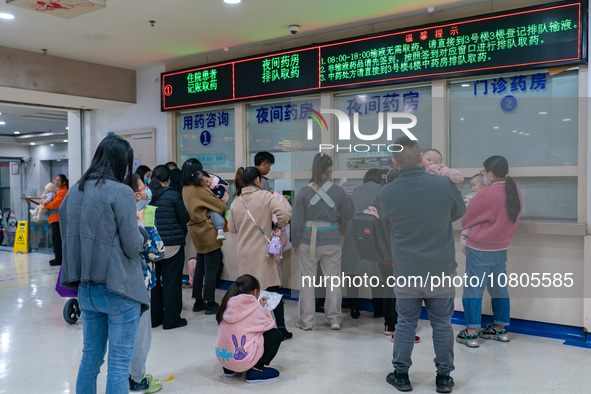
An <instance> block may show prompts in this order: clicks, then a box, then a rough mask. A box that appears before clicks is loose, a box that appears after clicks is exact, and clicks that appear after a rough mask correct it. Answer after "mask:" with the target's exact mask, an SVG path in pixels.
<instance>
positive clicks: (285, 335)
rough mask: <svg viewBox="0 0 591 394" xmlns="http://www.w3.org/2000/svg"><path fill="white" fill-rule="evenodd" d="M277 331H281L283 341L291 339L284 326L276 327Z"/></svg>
mask: <svg viewBox="0 0 591 394" xmlns="http://www.w3.org/2000/svg"><path fill="white" fill-rule="evenodd" d="M277 329H278V330H279V331H281V334H283V339H291V338H292V337H293V334H292V333H291V332H289V331H287V328H285V327H284V326H281V327H277Z"/></svg>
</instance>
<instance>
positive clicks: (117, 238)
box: [59, 135, 149, 393]
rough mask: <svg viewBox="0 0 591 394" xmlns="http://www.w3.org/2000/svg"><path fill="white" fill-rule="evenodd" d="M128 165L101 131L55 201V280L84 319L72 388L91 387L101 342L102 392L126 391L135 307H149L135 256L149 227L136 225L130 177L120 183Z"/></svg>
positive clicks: (115, 141) (127, 152)
mask: <svg viewBox="0 0 591 394" xmlns="http://www.w3.org/2000/svg"><path fill="white" fill-rule="evenodd" d="M132 165H133V150H132V149H131V146H130V145H129V142H127V141H126V140H125V139H123V138H121V137H119V136H116V135H110V136H107V137H106V138H105V139H103V140H102V141H101V143H100V144H99V146H98V148H97V149H96V152H95V154H94V157H93V159H92V163H91V164H90V167H89V168H88V170H87V171H86V172H85V173H84V175H82V178H81V179H80V181H78V183H77V184H76V185H74V187H73V188H72V189H71V190H70V192H69V193H68V194H67V196H66V198H65V199H64V202H63V204H62V205H61V207H60V212H59V213H60V221H61V232H62V238H63V243H64V252H65V253H64V259H63V265H62V272H61V282H60V283H61V285H62V286H65V287H68V288H71V289H73V290H77V291H78V302H79V305H80V310H81V311H82V319H83V321H84V324H83V325H82V336H83V349H82V361H81V362H80V368H79V369H78V379H77V381H76V392H77V393H96V379H97V375H98V373H99V371H100V367H101V365H102V364H103V362H104V356H105V353H106V351H107V344H108V346H109V364H108V375H107V392H108V393H127V392H128V391H129V374H130V361H131V358H132V355H133V348H134V344H135V337H136V333H137V328H138V323H139V319H140V313H141V311H146V310H147V309H148V306H149V300H148V292H147V291H146V285H145V283H144V275H143V272H142V264H141V261H140V256H139V253H140V251H141V250H142V249H143V247H144V243H145V241H146V240H147V239H148V234H147V233H146V232H145V230H144V229H141V228H140V227H139V226H138V222H137V211H136V198H135V195H134V193H133V190H132V189H131V187H130V186H131V177H127V178H128V182H127V183H126V182H125V178H126V176H127V175H128V174H129V173H130V170H131V167H132ZM97 212H99V213H100V214H97Z"/></svg>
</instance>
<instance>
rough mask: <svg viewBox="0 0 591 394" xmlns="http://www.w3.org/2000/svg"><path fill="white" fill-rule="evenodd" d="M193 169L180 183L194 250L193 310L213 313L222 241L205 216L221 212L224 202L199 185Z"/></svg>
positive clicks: (221, 213) (214, 312)
mask: <svg viewBox="0 0 591 394" xmlns="http://www.w3.org/2000/svg"><path fill="white" fill-rule="evenodd" d="M199 167H200V166H199ZM199 169H201V168H199ZM196 173H197V171H193V172H192V173H191V174H190V175H189V179H188V184H186V185H185V186H183V202H184V203H185V207H186V208H187V211H188V212H189V215H191V220H189V223H187V228H188V229H189V234H190V235H191V240H192V241H193V245H195V249H196V250H197V264H196V266H195V274H194V277H193V298H195V304H194V305H193V312H199V311H202V310H205V314H206V315H215V314H216V313H217V311H218V309H219V305H218V304H217V303H216V302H215V282H216V272H217V267H218V265H219V264H221V261H222V242H221V241H219V240H217V239H216V237H217V230H216V229H215V228H214V226H213V222H212V221H211V219H210V218H209V211H214V212H217V213H219V214H220V215H222V216H224V214H225V213H226V203H225V202H223V201H222V200H221V199H219V198H217V197H216V196H215V194H213V192H212V191H211V189H209V188H206V187H203V186H199V185H198V184H197V181H196V179H197V178H196V176H195V175H196ZM204 278H205V281H204Z"/></svg>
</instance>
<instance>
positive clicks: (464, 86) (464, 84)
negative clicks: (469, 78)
mask: <svg viewBox="0 0 591 394" xmlns="http://www.w3.org/2000/svg"><path fill="white" fill-rule="evenodd" d="M462 87H463V88H469V87H470V84H469V83H463V84H462Z"/></svg>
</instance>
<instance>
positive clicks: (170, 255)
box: [149, 165, 190, 330]
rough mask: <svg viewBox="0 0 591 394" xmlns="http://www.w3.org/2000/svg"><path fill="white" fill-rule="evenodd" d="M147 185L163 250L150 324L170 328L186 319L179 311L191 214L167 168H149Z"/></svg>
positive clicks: (157, 272) (154, 290)
mask: <svg viewBox="0 0 591 394" xmlns="http://www.w3.org/2000/svg"><path fill="white" fill-rule="evenodd" d="M149 187H150V190H151V191H152V200H151V202H150V205H152V206H155V207H157V209H156V229H157V230H158V233H159V234H160V237H161V238H162V241H163V242H164V247H165V249H166V254H165V257H164V259H163V260H160V261H157V262H156V263H155V264H156V287H154V288H153V289H152V300H151V307H150V311H151V314H152V327H158V326H159V325H161V324H162V326H163V328H164V329H165V330H170V329H172V328H177V327H184V326H186V325H187V320H186V319H183V318H181V310H182V309H183V294H182V284H183V266H184V264H185V239H186V235H187V222H188V221H189V219H190V216H189V213H188V212H187V210H186V209H185V205H184V204H183V200H182V197H181V195H180V194H179V193H178V192H177V191H175V190H174V189H173V188H171V187H170V169H169V168H168V167H166V166H163V165H159V166H156V167H155V168H154V169H153V170H152V177H151V179H150V184H149Z"/></svg>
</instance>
